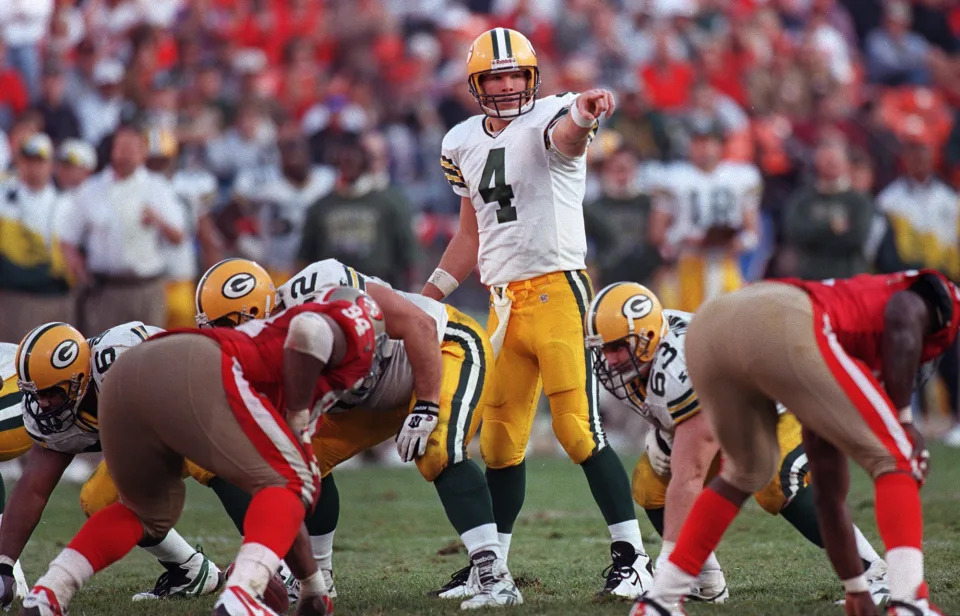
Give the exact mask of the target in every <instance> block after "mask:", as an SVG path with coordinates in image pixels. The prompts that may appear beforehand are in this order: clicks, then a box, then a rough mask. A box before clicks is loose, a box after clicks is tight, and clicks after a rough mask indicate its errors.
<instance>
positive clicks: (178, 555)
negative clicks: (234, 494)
mask: <svg viewBox="0 0 960 616" xmlns="http://www.w3.org/2000/svg"><path fill="white" fill-rule="evenodd" d="M160 331H163V330H161V329H159V328H155V327H150V326H146V325H144V324H143V323H141V322H139V321H133V322H130V323H125V324H123V325H118V326H115V327H112V328H110V329H108V330H107V331H105V332H103V333H102V334H100V335H99V336H97V337H96V338H94V339H93V340H91V341H87V340H86V339H85V338H84V337H83V336H82V335H81V334H80V332H79V331H77V330H76V329H74V328H73V327H71V326H70V325H67V324H66V323H56V322H54V323H46V324H44V325H40V326H38V327H36V328H34V329H33V330H32V331H31V332H30V333H28V334H27V336H26V337H25V338H24V339H23V341H22V342H21V343H20V345H19V347H18V348H17V353H16V359H15V363H16V372H17V377H18V385H19V389H20V391H21V392H22V394H23V395H22V401H21V409H22V421H23V424H24V427H25V428H26V432H27V434H29V436H30V437H31V438H32V439H33V441H34V443H33V446H32V448H31V449H30V452H29V454H28V458H27V460H26V464H24V471H23V475H22V476H21V478H20V480H19V481H18V482H17V485H16V486H15V487H14V489H13V491H12V492H11V494H10V503H9V507H7V510H6V514H7V515H6V519H5V520H4V523H3V524H0V581H2V583H3V590H2V594H0V605H2V606H4V607H6V606H9V605H10V603H11V602H12V601H13V599H14V592H13V587H12V584H11V581H12V579H13V578H12V575H13V572H12V571H11V567H12V565H13V564H14V562H15V561H16V560H17V558H19V556H20V554H21V553H22V552H23V548H24V546H25V545H26V543H27V541H28V540H29V539H30V536H31V535H32V534H33V530H34V529H35V528H36V526H37V524H38V523H39V522H40V518H41V516H42V514H43V510H44V508H45V507H46V504H47V501H48V500H49V498H50V495H51V494H52V493H53V490H54V488H56V486H57V483H58V482H59V480H60V476H61V475H62V474H63V471H64V470H65V469H66V468H67V466H68V465H69V464H70V462H71V461H72V460H73V458H74V456H75V455H77V454H79V453H84V452H90V451H100V450H101V445H100V433H99V426H98V407H99V389H100V386H101V385H102V383H103V377H104V374H105V373H106V371H107V370H108V369H109V368H110V366H111V365H112V362H113V360H115V359H116V358H117V357H118V356H119V355H121V354H122V353H123V352H125V351H126V350H127V349H129V348H131V347H133V346H136V345H138V344H140V343H141V342H143V341H144V340H146V339H147V337H148V336H150V335H152V334H154V333H157V332H160ZM91 382H92V384H93V387H90V384H91ZM188 468H189V471H190V474H193V475H194V476H195V477H196V478H197V480H198V481H201V482H202V481H203V480H204V477H202V476H201V475H202V474H203V473H202V471H201V470H200V469H196V468H195V467H192V466H190V467H188ZM114 494H115V492H114V490H113V486H112V482H111V481H110V477H109V475H107V474H106V472H105V470H104V469H103V468H102V467H101V468H98V470H97V471H96V472H95V473H94V474H93V475H92V476H91V478H90V479H89V480H88V481H87V483H86V484H85V485H84V487H83V490H82V491H81V503H82V504H83V506H84V509H87V510H88V513H89V508H91V507H92V508H97V507H99V506H101V504H103V503H105V502H108V501H109V500H110V499H111V498H112V497H113V495H114ZM141 547H143V548H145V549H146V550H147V551H148V552H150V553H151V554H153V555H154V556H155V557H156V558H157V559H158V560H159V561H160V564H161V565H162V566H163V567H164V568H165V569H166V570H167V572H166V573H164V574H162V575H161V576H160V580H165V581H167V584H166V591H167V592H166V593H165V594H163V595H159V594H155V593H141V594H140V595H137V597H135V598H141V599H142V598H148V597H149V598H160V597H161V596H168V595H169V596H183V597H190V596H199V595H203V594H208V593H212V592H214V591H215V590H216V589H217V588H219V586H220V584H221V583H222V582H223V574H222V573H221V572H220V570H219V569H218V568H217V566H216V565H215V564H214V563H213V562H212V561H211V560H210V559H208V558H207V557H206V556H205V555H204V554H203V553H202V552H201V551H198V550H195V549H194V548H192V547H191V546H190V545H189V544H188V543H187V542H186V541H185V540H184V539H183V537H181V536H180V535H179V533H177V531H176V530H174V529H170V532H169V533H167V534H166V535H162V536H157V537H154V538H153V539H152V540H150V541H145V542H144V543H143V544H141ZM158 586H159V582H158Z"/></svg>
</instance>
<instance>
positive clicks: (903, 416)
mask: <svg viewBox="0 0 960 616" xmlns="http://www.w3.org/2000/svg"><path fill="white" fill-rule="evenodd" d="M897 417H899V419H900V423H910V422H912V421H913V407H912V406H910V405H909V404H908V405H907V406H905V407H903V408H902V409H900V411H899V412H898V413H897Z"/></svg>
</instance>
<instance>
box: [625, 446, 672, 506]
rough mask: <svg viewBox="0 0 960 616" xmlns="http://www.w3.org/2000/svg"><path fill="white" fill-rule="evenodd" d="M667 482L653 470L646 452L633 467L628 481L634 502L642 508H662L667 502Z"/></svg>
mask: <svg viewBox="0 0 960 616" xmlns="http://www.w3.org/2000/svg"><path fill="white" fill-rule="evenodd" d="M668 482H669V480H668V479H666V478H664V477H661V476H660V475H658V474H657V473H656V471H654V470H653V467H652V466H650V460H649V458H647V454H646V453H644V454H643V455H642V456H640V459H639V460H637V465H636V466H634V467H633V477H632V478H631V481H630V488H631V491H632V492H633V500H634V502H635V503H637V504H638V505H639V506H641V507H643V508H644V509H662V508H663V507H664V506H665V505H666V502H667V483H668Z"/></svg>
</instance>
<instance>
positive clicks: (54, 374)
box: [16, 322, 96, 434]
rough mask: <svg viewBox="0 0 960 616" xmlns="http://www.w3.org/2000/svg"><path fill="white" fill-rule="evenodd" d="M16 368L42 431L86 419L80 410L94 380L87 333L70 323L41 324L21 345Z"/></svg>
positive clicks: (28, 405) (60, 428)
mask: <svg viewBox="0 0 960 616" xmlns="http://www.w3.org/2000/svg"><path fill="white" fill-rule="evenodd" d="M16 367H17V385H18V386H19V387H20V391H22V392H23V399H24V402H25V404H24V406H25V408H26V412H27V414H28V415H30V417H31V418H32V419H33V420H34V421H35V422H36V424H37V428H38V429H39V430H40V432H41V433H43V434H54V433H57V432H63V431H64V430H66V429H68V428H69V427H70V426H72V425H74V424H75V423H77V422H83V421H84V420H82V419H81V418H80V415H79V414H78V412H77V409H78V407H79V406H80V401H81V399H83V395H84V394H85V393H86V392H87V385H88V384H89V383H90V344H89V343H88V342H87V340H86V338H84V337H83V334H81V333H80V332H78V331H77V330H76V329H74V328H73V327H71V326H70V325H67V324H66V323H59V322H53V323H45V324H43V325H40V326H39V327H36V328H34V329H33V330H32V331H31V332H30V333H28V334H27V335H26V337H25V338H24V339H23V341H22V342H20V346H19V347H17V355H16ZM84 427H85V429H88V430H96V426H95V425H87V426H84Z"/></svg>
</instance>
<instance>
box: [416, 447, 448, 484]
mask: <svg viewBox="0 0 960 616" xmlns="http://www.w3.org/2000/svg"><path fill="white" fill-rule="evenodd" d="M447 462H448V457H447V454H446V453H445V452H443V451H431V448H430V447H428V448H427V452H426V453H425V454H423V455H422V456H420V457H419V458H417V469H418V470H419V471H420V474H421V475H423V478H424V479H426V480H427V481H429V482H430V483H433V481H434V480H435V479H436V478H437V477H439V476H440V473H442V472H443V469H445V468H447Z"/></svg>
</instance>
